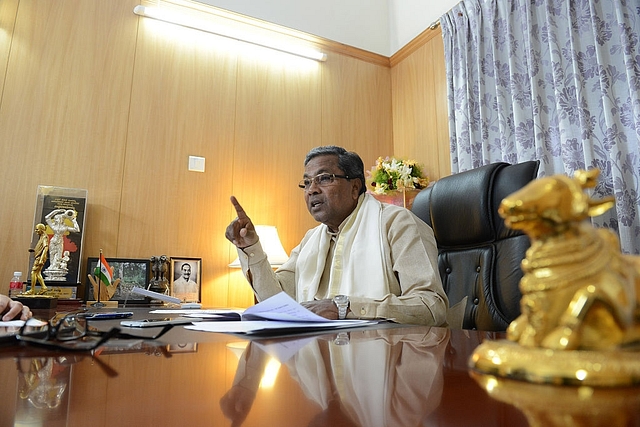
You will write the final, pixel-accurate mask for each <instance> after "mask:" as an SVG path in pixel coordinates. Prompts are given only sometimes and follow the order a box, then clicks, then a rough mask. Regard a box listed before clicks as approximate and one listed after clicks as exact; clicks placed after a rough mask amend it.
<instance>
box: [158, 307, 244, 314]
mask: <svg viewBox="0 0 640 427" xmlns="http://www.w3.org/2000/svg"><path fill="white" fill-rule="evenodd" d="M243 312H244V310H231V309H219V308H216V309H206V308H205V309H202V308H176V309H159V310H151V311H150V312H149V313H156V314H185V315H199V314H226V313H238V314H242V313H243Z"/></svg>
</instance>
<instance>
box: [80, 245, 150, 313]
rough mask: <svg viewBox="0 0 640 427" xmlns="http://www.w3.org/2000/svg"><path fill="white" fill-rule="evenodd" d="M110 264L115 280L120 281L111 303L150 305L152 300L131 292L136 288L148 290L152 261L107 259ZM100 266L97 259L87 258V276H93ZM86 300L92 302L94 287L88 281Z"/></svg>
mask: <svg viewBox="0 0 640 427" xmlns="http://www.w3.org/2000/svg"><path fill="white" fill-rule="evenodd" d="M105 259H106V260H107V262H108V263H109V267H111V268H112V269H113V280H114V281H115V280H116V279H120V284H119V285H118V288H117V289H116V292H115V294H113V296H112V297H111V301H118V303H119V304H124V303H125V301H126V303H127V305H129V304H131V305H135V304H149V303H150V299H149V298H148V297H146V296H144V295H140V294H136V293H133V292H131V288H133V287H134V286H137V287H140V288H144V289H147V285H148V284H149V277H150V273H151V261H149V259H148V258H146V259H142V258H140V259H139V258H105ZM97 265H98V258H97V257H89V258H87V270H86V271H87V275H93V272H94V270H95V268H96V266H97ZM85 300H86V301H92V300H94V298H93V285H92V284H91V281H90V280H88V278H87V282H86V286H85Z"/></svg>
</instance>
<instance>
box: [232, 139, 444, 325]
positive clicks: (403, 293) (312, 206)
mask: <svg viewBox="0 0 640 427" xmlns="http://www.w3.org/2000/svg"><path fill="white" fill-rule="evenodd" d="M304 167H305V172H304V179H303V180H302V181H301V182H300V184H299V185H300V188H302V189H303V191H304V198H305V201H306V203H307V209H308V210H309V212H310V213H311V215H312V216H313V218H314V219H315V220H316V221H318V222H321V223H322V224H320V225H319V226H317V227H315V228H313V229H311V230H309V231H308V232H307V234H306V235H305V236H304V238H303V239H302V242H301V243H300V244H299V245H298V246H297V247H296V248H294V249H293V251H292V252H291V256H290V258H289V260H288V261H287V262H286V263H285V264H284V265H282V266H281V267H280V268H278V270H276V271H275V272H274V271H273V270H272V269H271V266H270V265H269V262H268V261H267V257H266V255H265V253H264V251H263V250H262V247H261V246H260V243H259V241H258V235H257V233H256V232H255V229H254V226H253V224H252V222H251V219H249V217H248V216H247V214H246V213H245V212H244V210H243V208H242V206H240V203H238V201H237V200H236V198H235V197H233V196H232V197H231V203H233V205H234V207H235V209H236V212H237V214H238V217H237V218H236V219H235V220H233V221H232V222H231V224H229V226H228V227H227V230H226V233H225V236H226V237H227V239H228V240H229V241H231V242H232V243H233V244H234V245H235V246H236V247H237V248H238V257H239V259H240V263H241V265H242V270H243V272H244V273H245V275H246V277H247V279H248V280H249V283H250V284H251V286H252V287H253V290H254V292H255V294H256V296H257V298H258V300H259V301H262V300H264V299H266V298H268V297H270V296H272V295H275V294H277V293H279V292H281V291H285V292H286V293H287V294H289V295H291V296H292V297H293V298H294V299H296V300H297V301H298V302H300V303H302V305H304V306H305V307H307V308H308V309H310V310H311V311H313V312H314V313H316V314H318V315H321V316H323V317H326V318H328V319H338V318H343V316H344V315H345V310H344V308H343V310H342V313H339V310H338V307H337V306H336V304H338V302H339V301H338V300H339V299H335V297H336V296H338V295H340V296H342V298H340V299H342V300H345V301H344V302H343V303H341V304H340V305H342V306H343V307H344V306H345V305H346V317H348V318H361V319H374V318H381V319H388V320H393V321H395V322H398V323H412V324H422V325H436V326H438V325H445V324H446V316H447V307H448V306H449V303H448V299H447V295H446V294H445V292H444V289H443V287H442V283H441V281H440V275H439V274H438V268H437V255H438V251H437V248H436V243H435V240H434V237H433V231H432V230H431V228H430V227H429V226H428V225H427V224H425V223H424V222H422V221H421V220H420V219H419V218H418V217H416V216H415V215H414V214H413V213H411V212H410V211H409V210H407V209H404V208H401V207H398V206H393V205H389V204H385V203H380V202H378V201H377V200H376V199H375V198H374V197H372V196H371V195H369V194H367V193H366V190H365V180H364V164H363V163H362V159H361V158H360V156H358V155H357V154H356V153H353V152H348V151H346V150H345V149H344V148H341V147H335V146H326V147H317V148H314V149H313V150H311V151H310V152H309V153H308V154H307V156H306V158H305V161H304ZM334 300H335V301H336V303H335V304H334Z"/></svg>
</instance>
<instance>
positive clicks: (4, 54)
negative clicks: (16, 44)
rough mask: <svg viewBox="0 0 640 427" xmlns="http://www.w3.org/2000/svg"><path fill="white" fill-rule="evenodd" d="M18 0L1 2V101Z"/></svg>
mask: <svg viewBox="0 0 640 427" xmlns="http://www.w3.org/2000/svg"><path fill="white" fill-rule="evenodd" d="M17 10H18V0H5V1H1V2H0V102H1V100H2V88H3V87H4V77H5V72H6V71H7V61H8V60H9V51H10V50H11V40H12V37H13V27H14V25H15V22H16V21H15V18H16V12H17Z"/></svg>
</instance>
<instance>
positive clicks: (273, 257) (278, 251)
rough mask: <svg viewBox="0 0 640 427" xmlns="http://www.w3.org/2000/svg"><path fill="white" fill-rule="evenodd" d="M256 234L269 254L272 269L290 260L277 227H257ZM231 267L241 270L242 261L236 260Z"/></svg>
mask: <svg viewBox="0 0 640 427" xmlns="http://www.w3.org/2000/svg"><path fill="white" fill-rule="evenodd" d="M254 227H255V229H256V233H258V237H259V238H260V245H261V246H262V249H263V250H264V252H265V253H266V254H267V259H268V260H269V264H271V267H279V266H281V265H282V264H284V263H285V261H286V260H288V259H289V255H287V252H285V250H284V248H283V247H282V243H281V242H280V237H279V236H278V229H277V228H276V226H275V225H255V226H254ZM229 267H233V268H240V259H239V258H236V260H235V261H233V262H232V263H231V264H229Z"/></svg>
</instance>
